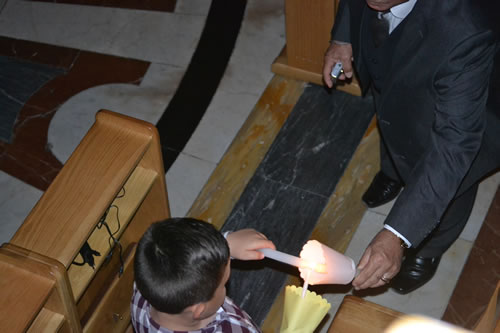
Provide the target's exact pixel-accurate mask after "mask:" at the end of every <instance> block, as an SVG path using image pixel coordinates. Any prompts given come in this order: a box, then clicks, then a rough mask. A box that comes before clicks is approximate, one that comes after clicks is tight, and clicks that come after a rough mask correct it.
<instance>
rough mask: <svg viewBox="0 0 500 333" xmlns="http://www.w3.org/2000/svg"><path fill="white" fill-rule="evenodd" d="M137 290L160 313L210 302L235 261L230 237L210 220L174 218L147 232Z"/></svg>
mask: <svg viewBox="0 0 500 333" xmlns="http://www.w3.org/2000/svg"><path fill="white" fill-rule="evenodd" d="M134 260H135V261H134V270H135V282H136V286H137V289H139V291H140V292H141V294H142V295H143V296H144V298H146V299H147V300H148V302H149V303H150V304H151V305H152V306H153V307H154V308H155V309H156V310H158V311H161V312H165V313H170V314H178V313H181V312H182V311H183V310H184V309H185V308H187V307H188V306H191V305H194V304H197V303H201V302H207V301H209V300H210V299H211V298H212V297H213V295H214V292H215V290H216V289H217V287H218V286H219V283H220V281H221V280H222V277H223V274H224V271H225V268H226V265H227V264H228V261H229V247H228V244H227V242H226V240H225V238H224V236H223V235H222V234H221V233H220V232H219V231H218V230H217V229H215V227H214V226H212V225H211V224H209V223H207V222H203V221H199V220H196V219H193V218H170V219H167V220H164V221H161V222H157V223H154V224H152V225H151V226H150V227H149V228H148V230H147V231H146V232H145V233H144V235H143V236H142V238H141V240H140V241H139V244H138V245H137V250H136V253H135V259H134Z"/></svg>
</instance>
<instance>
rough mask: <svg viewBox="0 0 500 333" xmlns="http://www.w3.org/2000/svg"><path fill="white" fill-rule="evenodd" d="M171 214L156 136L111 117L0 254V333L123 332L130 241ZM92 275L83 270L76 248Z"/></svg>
mask: <svg viewBox="0 0 500 333" xmlns="http://www.w3.org/2000/svg"><path fill="white" fill-rule="evenodd" d="M169 215H170V212H169V207H168V198H167V192H166V186H165V174H164V170H163V163H162V157H161V148H160V143H159V137H158V133H157V131H156V128H155V127H154V126H153V125H151V124H149V123H146V122H144V121H140V120H137V119H133V118H130V117H127V116H123V115H120V114H117V113H113V112H110V111H100V112H98V113H97V116H96V122H95V124H94V125H93V126H92V128H91V129H90V130H89V132H88V133H87V135H86V136H85V137H84V138H83V140H82V141H81V143H80V144H79V146H78V147H77V148H76V150H75V151H74V153H73V154H72V155H71V157H70V158H69V160H68V162H67V163H66V164H65V166H64V167H63V169H62V170H61V172H60V173H59V174H58V176H57V177H56V178H55V180H54V182H53V183H52V184H51V185H50V187H49V188H48V189H47V191H46V192H45V193H44V194H43V196H42V197H41V199H40V200H39V202H38V203H37V204H36V206H35V207H34V208H33V210H32V211H31V213H30V214H29V215H28V217H27V218H26V220H25V221H24V223H23V224H22V225H21V227H20V228H19V229H18V230H17V232H16V233H15V235H14V236H13V238H12V239H11V241H10V242H9V243H7V244H3V245H2V247H1V248H0V271H1V272H2V273H1V274H0V327H2V331H5V332H13V333H14V332H26V331H29V332H97V331H99V332H123V331H125V330H126V329H130V328H129V323H130V311H129V309H130V298H131V294H132V283H133V265H132V263H133V255H134V249H135V243H136V242H137V241H138V239H139V238H140V237H141V236H142V234H143V233H144V232H145V231H146V229H147V228H148V226H149V225H150V224H151V223H153V222H156V221H159V220H162V219H165V218H167V217H168V216H169ZM84 246H85V247H87V248H88V247H90V249H91V250H93V251H97V252H98V253H99V255H94V256H91V258H92V259H93V261H94V263H93V264H94V267H91V266H90V265H89V264H83V265H82V263H84V262H85V260H84V258H83V257H82V254H81V253H80V251H81V249H82V247H84Z"/></svg>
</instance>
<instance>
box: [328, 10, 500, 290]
mask: <svg viewBox="0 0 500 333" xmlns="http://www.w3.org/2000/svg"><path fill="white" fill-rule="evenodd" d="M494 2H496V1H483V0H406V1H405V0H341V2H340V4H339V10H338V13H337V17H336V19H335V24H334V27H333V29H332V43H331V45H330V47H329V48H328V50H327V52H326V54H325V63H324V70H323V78H324V81H325V83H326V84H327V85H328V86H329V87H332V78H331V76H330V73H331V70H332V67H333V66H334V64H336V63H338V62H341V63H342V64H343V68H344V73H343V74H341V75H340V77H339V79H341V80H342V79H345V78H350V77H352V75H353V71H356V74H357V76H358V78H359V80H360V84H361V87H362V90H363V93H366V92H367V91H369V92H370V93H371V94H372V95H373V98H374V101H375V108H376V111H377V123H378V127H379V132H380V134H381V171H380V172H379V173H378V174H377V175H376V177H375V178H374V180H373V181H372V184H371V185H370V187H369V188H368V190H367V192H366V193H365V194H364V196H363V201H364V202H365V203H366V204H367V205H368V206H369V207H376V206H378V205H381V204H383V203H386V202H388V201H391V200H392V199H394V198H396V197H397V200H396V202H395V204H394V206H393V208H392V210H391V212H390V213H389V215H388V216H387V219H386V220H385V225H384V229H383V230H381V231H380V232H379V233H378V234H377V235H376V236H375V237H374V239H373V240H372V241H371V243H370V244H369V246H368V247H367V249H366V250H365V252H364V254H363V256H362V258H361V260H360V262H359V265H358V268H359V269H360V274H359V275H358V276H357V277H356V279H355V280H354V281H353V286H354V288H355V289H365V288H371V287H379V286H382V285H385V284H388V283H389V284H390V286H391V287H392V288H393V289H395V290H396V291H397V292H399V293H402V294H405V293H408V292H411V291H413V290H415V289H416V288H418V287H420V286H422V285H423V284H424V283H426V282H427V281H428V280H429V279H431V278H432V276H433V274H434V272H435V271H436V268H437V266H438V264H439V260H440V258H441V255H442V254H443V253H444V252H445V251H446V250H447V249H448V248H449V247H450V246H451V244H452V243H453V242H454V241H455V240H456V239H457V238H458V237H459V235H460V233H461V231H462V229H463V228H464V226H465V224H466V222H467V219H468V217H469V215H470V212H471V209H472V206H473V204H474V199H475V195H476V192H477V186H478V182H479V181H480V180H481V179H482V178H483V177H484V176H485V175H487V174H488V173H491V172H493V171H495V170H496V169H497V168H498V167H499V166H500V102H499V97H498V93H499V90H498V88H499V87H500V79H499V78H500V75H499V74H500V73H499V72H500V68H499V66H495V62H498V63H499V64H500V61H496V60H500V59H498V58H500V56H499V55H498V54H497V49H498V34H497V33H498V31H497V27H496V25H497V23H496V22H495V20H497V19H496V18H495V15H498V11H497V10H495V9H497V8H493V6H497V5H496V4H492V3H494ZM495 87H496V91H494V89H495ZM398 194H399V195H398ZM405 248H408V249H406V250H405Z"/></svg>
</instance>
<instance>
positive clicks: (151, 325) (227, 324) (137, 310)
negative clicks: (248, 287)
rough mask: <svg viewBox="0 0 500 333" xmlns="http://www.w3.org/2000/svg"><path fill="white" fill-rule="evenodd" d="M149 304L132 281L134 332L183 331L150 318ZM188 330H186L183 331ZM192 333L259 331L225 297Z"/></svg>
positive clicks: (241, 311) (258, 332) (131, 309)
mask: <svg viewBox="0 0 500 333" xmlns="http://www.w3.org/2000/svg"><path fill="white" fill-rule="evenodd" d="M150 309H151V305H150V304H149V302H148V301H147V300H146V299H145V298H144V297H143V296H142V295H141V293H140V292H139V290H137V288H136V286H135V283H134V293H133V295H132V302H131V304H130V311H131V316H132V325H133V327H134V330H135V332H136V333H184V331H171V330H168V329H166V328H164V327H161V326H160V325H159V324H158V323H157V322H155V321H154V320H153V318H151V316H150V314H149V311H150ZM185 332H188V331H185ZM189 332H192V333H231V332H234V333H260V332H261V331H260V329H259V328H258V327H257V325H255V323H254V322H253V321H252V319H251V318H250V316H249V315H248V314H247V313H246V312H245V311H243V310H242V309H240V308H239V307H238V306H237V305H236V304H234V303H233V301H232V300H231V299H230V298H229V297H226V299H225V300H224V304H222V306H221V307H220V308H219V310H217V314H216V315H215V318H214V320H213V321H212V322H211V323H210V324H208V325H207V326H206V327H205V328H202V329H201V330H197V331H189Z"/></svg>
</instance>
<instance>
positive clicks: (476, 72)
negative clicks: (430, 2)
mask: <svg viewBox="0 0 500 333" xmlns="http://www.w3.org/2000/svg"><path fill="white" fill-rule="evenodd" d="M494 51H495V44H494V41H493V38H492V35H491V33H490V32H487V31H486V32H480V33H476V34H474V35H472V36H469V37H468V38H465V39H463V40H462V41H461V42H460V43H458V44H457V45H456V46H455V47H454V48H453V49H452V52H451V53H450V54H449V56H448V57H447V58H446V59H443V65H442V66H440V69H439V70H438V71H437V72H436V75H435V77H434V79H433V85H434V87H433V88H434V94H435V107H434V123H433V127H432V129H431V132H430V140H429V141H428V142H429V145H428V147H427V148H426V150H425V152H424V154H423V155H422V157H421V158H420V159H419V161H418V162H417V164H416V165H415V167H414V168H413V170H412V172H411V175H410V177H408V180H407V182H406V184H405V188H404V190H403V191H402V193H401V195H400V196H399V197H398V199H397V200H396V202H395V204H394V206H393V209H392V210H391V212H390V214H389V215H388V217H387V219H386V224H388V225H390V226H391V227H392V228H394V229H395V230H397V231H398V232H400V233H401V234H402V235H404V236H405V237H406V238H407V239H408V240H409V241H410V242H411V243H412V245H413V246H414V247H417V246H418V245H419V244H420V243H421V242H422V241H423V240H424V239H425V238H426V236H428V235H429V233H431V232H432V230H434V228H435V227H436V226H437V225H438V223H439V221H440V219H441V217H442V215H443V214H444V212H445V210H446V208H447V206H448V205H449V204H450V202H451V200H452V199H453V198H454V196H455V194H456V192H457V190H458V188H459V186H460V184H461V182H462V180H463V179H464V177H465V175H466V174H467V172H468V170H469V169H470V167H471V164H472V162H473V161H474V158H475V157H476V156H477V153H478V151H479V149H480V146H481V141H482V135H483V133H484V129H485V118H486V100H487V96H488V86H489V76H490V73H491V71H492V64H493V57H494Z"/></svg>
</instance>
